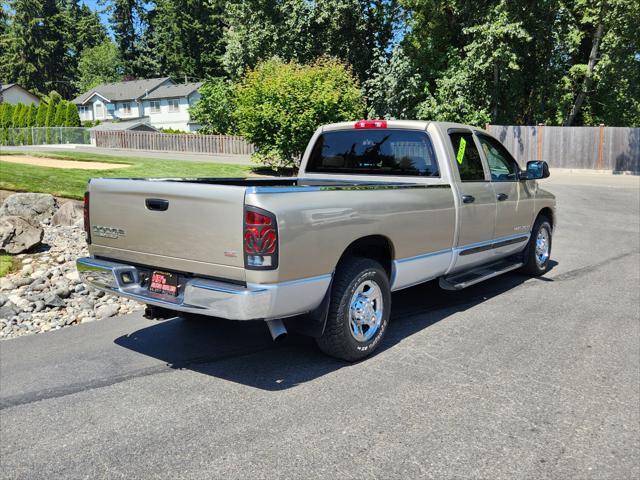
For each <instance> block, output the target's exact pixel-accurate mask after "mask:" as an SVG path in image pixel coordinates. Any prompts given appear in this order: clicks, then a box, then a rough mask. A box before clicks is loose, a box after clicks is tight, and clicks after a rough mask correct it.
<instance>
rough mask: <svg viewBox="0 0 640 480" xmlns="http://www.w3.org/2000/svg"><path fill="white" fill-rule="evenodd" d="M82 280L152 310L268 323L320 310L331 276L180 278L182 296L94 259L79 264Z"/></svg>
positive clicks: (134, 270) (143, 275) (138, 272)
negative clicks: (268, 280)
mask: <svg viewBox="0 0 640 480" xmlns="http://www.w3.org/2000/svg"><path fill="white" fill-rule="evenodd" d="M76 266H77V268H78V273H79V274H80V278H81V279H82V281H83V282H84V283H86V284H88V285H91V286H93V287H95V288H97V289H99V290H103V291H105V292H110V293H114V294H116V295H120V296H122V297H127V298H132V299H134V300H137V301H139V302H142V303H146V304H148V305H155V306H158V307H164V308H167V309H170V310H176V311H180V312H188V313H196V314H200V315H209V316H213V317H220V318H226V319H229V320H269V319H274V318H283V317H290V316H293V315H298V314H301V313H306V312H309V311H311V310H313V309H314V308H316V307H317V306H318V305H320V302H321V301H322V299H323V298H324V295H325V293H326V291H327V289H328V288H329V284H330V283H331V275H321V276H318V277H312V278H305V279H302V280H295V281H292V282H283V283H275V284H268V285H258V284H247V286H246V287H245V286H243V285H236V284H233V283H227V282H221V281H216V280H209V279H206V278H198V277H191V276H184V275H180V274H178V278H179V289H178V296H177V297H171V296H168V295H163V294H157V293H153V292H150V291H149V289H148V285H147V282H148V280H146V279H148V278H149V275H150V273H151V270H152V269H150V268H141V267H136V266H133V265H127V264H123V263H117V262H112V261H107V260H100V259H95V258H91V257H85V258H80V259H78V260H77V262H76Z"/></svg>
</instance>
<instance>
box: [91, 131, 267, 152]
mask: <svg viewBox="0 0 640 480" xmlns="http://www.w3.org/2000/svg"><path fill="white" fill-rule="evenodd" d="M91 134H92V135H93V138H94V141H95V145H96V147H102V148H125V149H133V150H160V151H163V152H189V153H214V154H216V153H217V154H231V155H251V154H252V153H253V152H254V151H255V148H254V146H253V145H252V144H251V143H248V142H247V141H245V140H244V139H243V138H241V137H235V136H230V135H200V134H171V133H155V132H102V131H93V132H91Z"/></svg>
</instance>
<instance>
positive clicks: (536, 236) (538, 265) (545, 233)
mask: <svg viewBox="0 0 640 480" xmlns="http://www.w3.org/2000/svg"><path fill="white" fill-rule="evenodd" d="M551 231H552V230H551V223H550V222H549V220H548V219H547V217H545V216H543V215H541V216H539V217H538V218H537V220H536V223H535V224H534V226H533V230H532V232H531V238H530V239H529V244H528V245H527V248H526V249H525V251H524V254H523V257H524V258H523V259H524V265H523V266H522V271H523V273H527V274H529V275H533V276H535V277H538V276H540V275H544V274H545V273H546V272H547V270H549V258H550V256H551Z"/></svg>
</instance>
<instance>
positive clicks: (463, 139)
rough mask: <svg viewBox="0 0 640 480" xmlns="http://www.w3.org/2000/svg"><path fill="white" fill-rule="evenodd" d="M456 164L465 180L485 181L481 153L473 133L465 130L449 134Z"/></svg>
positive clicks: (461, 177)
mask: <svg viewBox="0 0 640 480" xmlns="http://www.w3.org/2000/svg"><path fill="white" fill-rule="evenodd" d="M449 139H450V140H451V145H452V146H453V153H454V154H455V158H456V165H457V166H458V172H459V173H460V180H461V181H463V182H478V181H484V180H485V178H484V168H483V167H482V160H481V159H480V153H479V152H478V149H477V148H476V144H475V142H474V141H473V135H472V134H471V133H465V132H453V133H450V134H449Z"/></svg>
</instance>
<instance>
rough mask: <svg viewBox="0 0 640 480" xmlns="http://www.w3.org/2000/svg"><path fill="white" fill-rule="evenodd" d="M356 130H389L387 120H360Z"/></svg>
mask: <svg viewBox="0 0 640 480" xmlns="http://www.w3.org/2000/svg"><path fill="white" fill-rule="evenodd" d="M355 127H356V128H387V121H386V120H358V121H357V122H356V125H355Z"/></svg>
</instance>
